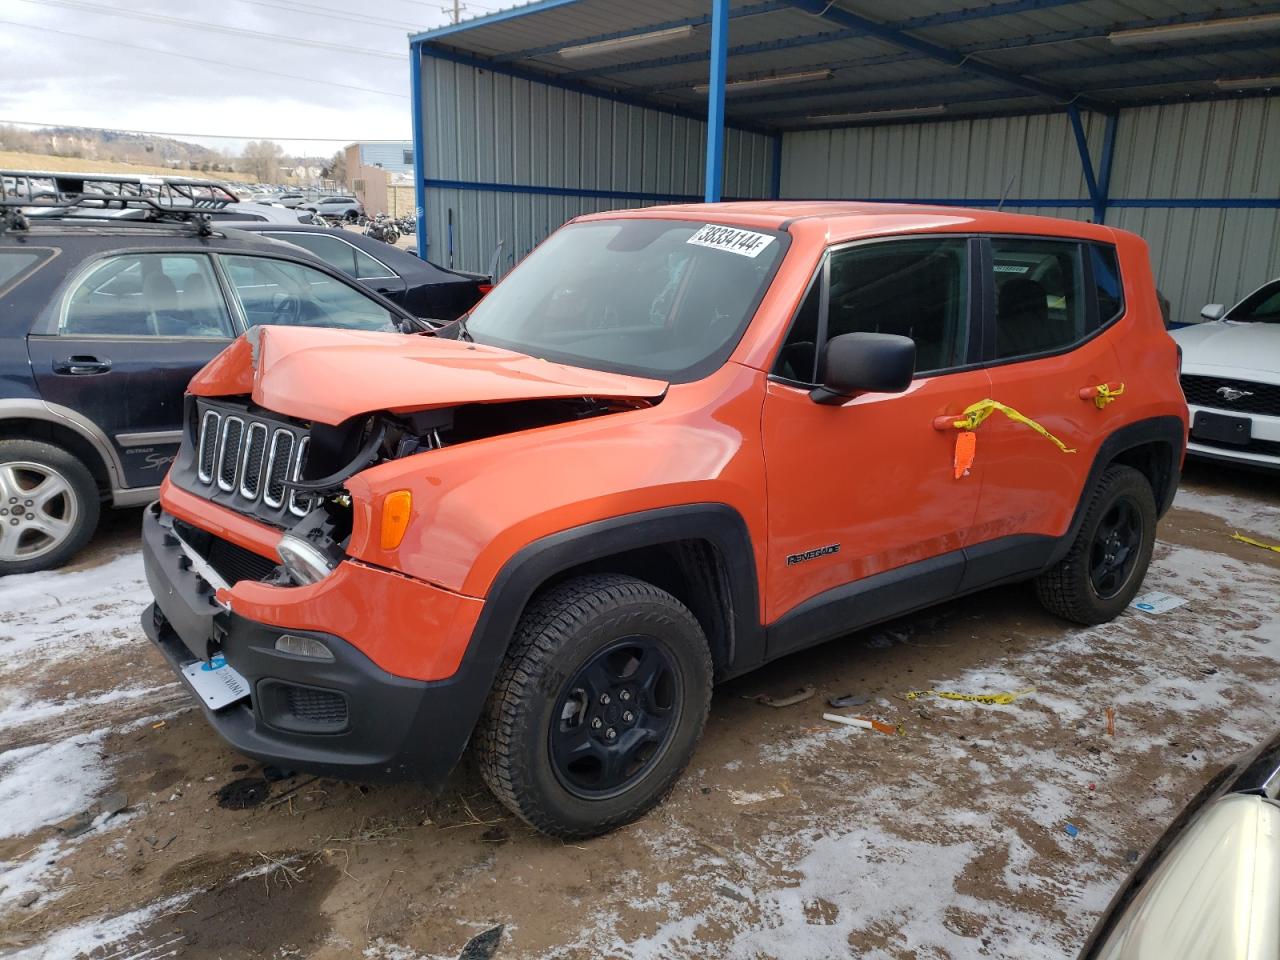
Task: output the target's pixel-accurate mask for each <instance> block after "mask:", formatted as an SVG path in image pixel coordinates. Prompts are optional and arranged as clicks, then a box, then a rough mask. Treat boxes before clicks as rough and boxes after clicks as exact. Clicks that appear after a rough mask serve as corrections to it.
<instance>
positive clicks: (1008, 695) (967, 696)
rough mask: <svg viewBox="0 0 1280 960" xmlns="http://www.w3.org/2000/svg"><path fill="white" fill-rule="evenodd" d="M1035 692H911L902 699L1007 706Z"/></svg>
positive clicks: (1027, 689)
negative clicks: (960, 701) (925, 699)
mask: <svg viewBox="0 0 1280 960" xmlns="http://www.w3.org/2000/svg"><path fill="white" fill-rule="evenodd" d="M1035 692H1036V688H1035V687H1027V688H1026V689H1025V690H1006V691H1004V692H1002V693H953V692H952V691H950V690H911V691H908V692H907V693H904V694H903V697H905V698H906V699H907V700H917V699H919V698H920V697H941V698H942V699H943V700H963V701H964V702H966V703H986V704H1001V705H1008V704H1010V703H1013V701H1015V700H1017V699H1018V698H1019V697H1025V696H1026V695H1027V694H1028V693H1035Z"/></svg>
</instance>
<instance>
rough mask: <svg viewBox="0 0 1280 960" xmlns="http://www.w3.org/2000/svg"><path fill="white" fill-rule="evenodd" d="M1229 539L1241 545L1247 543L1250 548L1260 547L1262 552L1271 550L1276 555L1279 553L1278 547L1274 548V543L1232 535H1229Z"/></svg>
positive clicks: (1279, 548) (1279, 547)
mask: <svg viewBox="0 0 1280 960" xmlns="http://www.w3.org/2000/svg"><path fill="white" fill-rule="evenodd" d="M1231 539H1232V540H1239V541H1240V542H1241V543H1247V544H1249V546H1251V547H1261V548H1262V549H1263V550H1272V551H1274V552H1276V553H1280V546H1276V545H1275V544H1274V543H1263V542H1262V541H1261V540H1255V539H1253V537H1246V536H1244V535H1243V534H1239V533H1233V534H1232V535H1231Z"/></svg>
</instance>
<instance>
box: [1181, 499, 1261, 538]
mask: <svg viewBox="0 0 1280 960" xmlns="http://www.w3.org/2000/svg"><path fill="white" fill-rule="evenodd" d="M1173 505H1174V506H1175V507H1180V508H1182V509H1183V510H1195V511H1197V512H1199V513H1207V514H1210V515H1211V516H1215V517H1217V518H1218V519H1219V520H1225V521H1226V522H1227V523H1228V524H1230V525H1231V526H1233V527H1235V528H1236V529H1237V530H1238V531H1239V532H1241V533H1253V534H1255V535H1259V536H1266V537H1280V507H1277V506H1273V505H1272V504H1269V503H1265V502H1263V501H1261V500H1257V499H1246V498H1245V497H1233V496H1230V495H1229V494H1223V493H1206V492H1204V491H1202V490H1194V489H1192V488H1190V487H1180V488H1179V489H1178V492H1177V494H1175V496H1174V498H1173Z"/></svg>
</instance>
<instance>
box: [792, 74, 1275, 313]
mask: <svg viewBox="0 0 1280 960" xmlns="http://www.w3.org/2000/svg"><path fill="white" fill-rule="evenodd" d="M1084 120H1085V128H1086V131H1087V134H1088V139H1089V144H1090V151H1091V153H1092V155H1093V158H1094V164H1095V168H1096V167H1097V165H1098V163H1099V161H1100V158H1101V152H1102V139H1103V127H1104V121H1103V119H1102V117H1100V116H1096V115H1085V117H1084ZM1006 189H1007V190H1008V197H1009V198H1010V199H1011V200H1013V201H1015V202H1018V201H1021V202H1024V203H1025V202H1026V201H1034V200H1059V201H1083V202H1085V203H1084V205H1082V206H1054V205H1045V206H1037V205H1028V206H1023V205H1021V203H1016V205H1015V206H1012V207H1010V208H1008V209H1012V210H1014V211H1015V212H1018V213H1033V214H1039V215H1042V216H1056V217H1068V218H1072V219H1085V218H1089V217H1091V216H1092V215H1093V213H1092V209H1091V208H1090V206H1089V205H1088V204H1087V200H1088V190H1087V187H1086V185H1085V179H1084V173H1083V171H1082V170H1081V167H1080V161H1079V155H1078V153H1077V151H1076V144H1075V139H1074V136H1073V134H1072V131H1071V123H1070V121H1069V119H1068V118H1067V116H1066V114H1065V113H1063V114H1046V115H1040V116H1031V117H1003V118H994V119H981V120H968V121H956V122H939V123H914V124H899V125H888V126H877V127H859V128H852V129H846V130H826V131H808V132H803V133H794V134H788V135H787V136H786V137H785V138H784V139H783V161H782V196H783V197H791V198H818V197H822V198H866V199H920V200H948V201H970V202H976V201H981V200H986V201H992V200H997V199H999V198H1000V197H1001V196H1002V195H1004V194H1005V191H1006ZM1277 197H1280V98H1252V99H1244V100H1235V101H1216V102H1208V103H1194V104H1179V105H1176V106H1161V107H1144V108H1140V109H1136V110H1125V111H1122V112H1121V114H1120V119H1119V123H1118V126H1117V135H1116V146H1115V161H1114V165H1113V168H1112V183H1111V201H1112V203H1115V204H1118V205H1116V206H1112V207H1109V208H1108V211H1107V223H1109V224H1112V225H1114V226H1118V227H1121V228H1123V229H1126V230H1132V231H1134V232H1135V233H1139V234H1141V235H1142V236H1143V237H1145V238H1146V240H1147V242H1148V244H1150V246H1151V256H1152V264H1153V267H1154V269H1155V272H1156V280H1157V283H1158V284H1159V285H1160V288H1161V290H1162V292H1163V293H1164V294H1165V296H1167V297H1168V298H1169V300H1170V303H1171V308H1172V315H1173V317H1174V318H1179V319H1185V320H1190V319H1194V318H1195V316H1196V315H1197V314H1198V313H1199V310H1200V307H1201V306H1203V305H1204V304H1205V303H1208V302H1225V303H1232V302H1234V301H1235V300H1238V299H1239V298H1240V297H1242V296H1243V295H1244V294H1246V293H1248V292H1249V291H1250V290H1252V289H1253V288H1254V287H1256V286H1258V285H1259V284H1261V283H1262V282H1263V281H1265V280H1268V279H1270V278H1272V277H1276V276H1280V210H1277V209H1274V208H1270V209H1266V208H1260V209H1246V208H1242V207H1236V208H1214V207H1209V206H1194V207H1174V206H1170V205H1164V206H1158V205H1152V206H1145V207H1125V206H1124V205H1123V204H1124V201H1126V200H1130V201H1145V202H1149V203H1152V204H1158V203H1159V202H1160V201H1164V200H1171V199H1173V200H1182V201H1187V200H1192V201H1197V200H1208V201H1216V200H1228V199H1230V200H1250V199H1271V200H1274V199H1276V198H1277Z"/></svg>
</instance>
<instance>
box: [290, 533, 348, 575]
mask: <svg viewBox="0 0 1280 960" xmlns="http://www.w3.org/2000/svg"><path fill="white" fill-rule="evenodd" d="M276 553H277V554H279V556H280V562H281V563H282V564H284V570H285V573H287V574H288V575H289V579H291V580H292V581H293V582H294V583H297V584H299V585H302V586H306V585H307V584H309V583H319V582H320V581H321V580H323V579H324V578H325V577H327V576H328V575H329V574H331V573H332V572H333V568H334V563H333V561H332V560H330V559H329V558H328V557H327V556H325V555H324V553H323V552H321V551H320V550H317V549H316V548H315V547H313V546H312V545H311V544H309V543H307V541H305V540H303V539H302V538H300V537H295V536H294V535H293V534H291V533H286V534H285V535H284V536H283V537H281V538H280V542H279V543H278V544H276Z"/></svg>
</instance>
